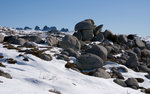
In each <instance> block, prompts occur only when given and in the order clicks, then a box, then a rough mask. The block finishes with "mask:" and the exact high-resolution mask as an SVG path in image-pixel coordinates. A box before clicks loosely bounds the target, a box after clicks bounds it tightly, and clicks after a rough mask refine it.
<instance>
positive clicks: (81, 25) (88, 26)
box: [75, 21, 94, 31]
mask: <svg viewBox="0 0 150 94" xmlns="http://www.w3.org/2000/svg"><path fill="white" fill-rule="evenodd" d="M93 29H94V26H93V24H91V23H90V22H88V21H81V22H79V23H77V24H76V25H75V31H80V30H93Z"/></svg>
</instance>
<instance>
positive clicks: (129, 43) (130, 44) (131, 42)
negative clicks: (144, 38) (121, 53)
mask: <svg viewBox="0 0 150 94" xmlns="http://www.w3.org/2000/svg"><path fill="white" fill-rule="evenodd" d="M127 47H128V48H132V47H135V42H134V41H132V40H130V41H128V42H127Z"/></svg>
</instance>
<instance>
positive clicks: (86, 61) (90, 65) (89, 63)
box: [77, 54, 103, 70]
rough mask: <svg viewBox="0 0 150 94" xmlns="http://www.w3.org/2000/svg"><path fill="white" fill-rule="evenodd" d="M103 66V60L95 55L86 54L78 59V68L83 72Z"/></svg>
mask: <svg viewBox="0 0 150 94" xmlns="http://www.w3.org/2000/svg"><path fill="white" fill-rule="evenodd" d="M102 66H103V60H102V59H101V58H100V57H98V56H97V55H94V54H84V55H81V56H79V57H78V59H77V67H78V68H79V69H81V70H90V69H95V68H101V67H102Z"/></svg>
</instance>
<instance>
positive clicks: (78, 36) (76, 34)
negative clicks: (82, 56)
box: [73, 32, 82, 40]
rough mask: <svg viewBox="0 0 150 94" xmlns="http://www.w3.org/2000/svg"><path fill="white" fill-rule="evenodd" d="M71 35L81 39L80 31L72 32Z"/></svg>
mask: <svg viewBox="0 0 150 94" xmlns="http://www.w3.org/2000/svg"><path fill="white" fill-rule="evenodd" d="M73 36H75V37H76V38H77V39H78V40H82V34H81V32H74V33H73Z"/></svg>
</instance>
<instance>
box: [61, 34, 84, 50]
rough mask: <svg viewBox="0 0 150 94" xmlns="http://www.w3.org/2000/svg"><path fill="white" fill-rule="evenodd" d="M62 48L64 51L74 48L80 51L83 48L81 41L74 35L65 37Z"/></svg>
mask: <svg viewBox="0 0 150 94" xmlns="http://www.w3.org/2000/svg"><path fill="white" fill-rule="evenodd" d="M60 46H61V47H62V48H64V49H66V48H72V49H74V50H80V48H81V44H80V41H79V40H78V39H77V38H76V37H74V36H72V35H66V36H65V37H63V39H62V41H61V43H60Z"/></svg>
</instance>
